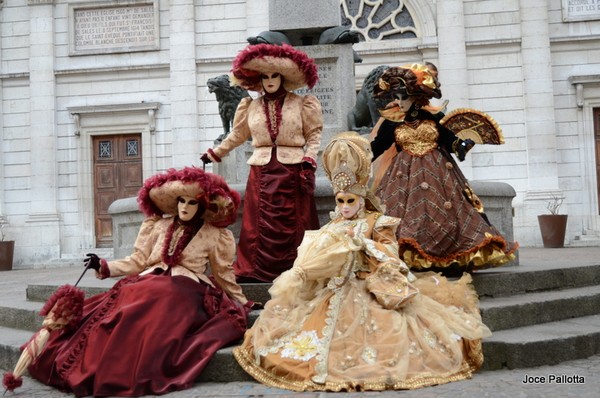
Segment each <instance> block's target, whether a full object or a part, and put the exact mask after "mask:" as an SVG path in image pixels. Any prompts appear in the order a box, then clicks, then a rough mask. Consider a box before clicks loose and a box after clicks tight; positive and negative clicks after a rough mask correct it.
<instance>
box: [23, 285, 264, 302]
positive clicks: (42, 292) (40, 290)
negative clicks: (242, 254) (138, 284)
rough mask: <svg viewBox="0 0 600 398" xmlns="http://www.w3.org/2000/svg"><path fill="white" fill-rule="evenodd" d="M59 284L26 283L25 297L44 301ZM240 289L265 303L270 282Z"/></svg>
mask: <svg viewBox="0 0 600 398" xmlns="http://www.w3.org/2000/svg"><path fill="white" fill-rule="evenodd" d="M107 281H109V282H112V283H111V284H107V283H104V285H103V286H89V285H87V284H86V283H84V282H82V285H80V286H78V287H79V288H80V289H81V290H83V291H84V292H85V297H90V296H93V295H95V294H98V293H102V292H105V291H107V290H108V289H110V287H111V286H112V284H114V282H115V281H114V280H112V281H110V280H105V281H102V282H107ZM60 286H61V285H57V284H54V283H47V284H44V283H34V284H29V285H27V289H26V298H27V300H29V301H36V302H42V303H45V302H46V301H47V300H48V299H49V298H50V296H52V294H53V293H54V292H55V291H56V289H58V288H59V287H60ZM240 286H241V287H242V290H243V291H244V294H245V295H246V297H248V299H249V300H253V301H260V302H261V303H266V302H267V301H268V300H269V298H270V296H269V288H270V287H271V284H270V283H242V284H240Z"/></svg>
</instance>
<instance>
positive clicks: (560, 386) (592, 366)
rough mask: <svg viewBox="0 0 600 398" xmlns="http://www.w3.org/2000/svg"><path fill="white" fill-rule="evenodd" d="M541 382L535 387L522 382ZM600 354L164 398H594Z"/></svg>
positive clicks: (32, 384)
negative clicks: (416, 381) (359, 385)
mask: <svg viewBox="0 0 600 398" xmlns="http://www.w3.org/2000/svg"><path fill="white" fill-rule="evenodd" d="M525 378H529V379H530V381H534V380H535V379H537V381H538V382H537V383H535V382H530V383H524V382H523V380H524V379H525ZM599 391H600V355H596V356H592V357H590V358H587V359H580V360H576V361H570V362H564V363H561V364H559V365H555V366H542V367H539V368H530V369H515V370H497V371H487V372H480V373H477V374H475V376H474V377H473V378H472V379H471V380H464V381H459V382H455V383H449V384H444V385H440V386H434V387H426V388H422V389H419V390H413V391H386V392H364V393H314V392H305V393H294V392H290V391H286V390H279V389H275V388H268V387H265V386H263V385H261V384H258V383H251V382H232V383H198V384H196V385H195V386H194V388H191V389H189V390H185V391H178V392H174V393H170V394H166V395H163V396H162V397H165V398H198V397H211V398H226V397H236V398H237V397H265V398H287V397H302V398H321V397H328V398H330V397H336V398H338V397H339V398H342V397H343V398H346V397H353V398H358V397H402V398H417V397H418V398H440V397H453V398H458V397H465V398H466V397H468V398H474V397H476V398H487V397H489V398H503V397H507V398H522V397H540V398H554V397H557V398H558V397H561V398H562V397H567V398H568V397H573V398H588V397H589V398H592V397H594V398H596V397H599V396H600V393H599ZM5 397H6V398H12V397H14V398H38V397H39V398H42V397H43V398H67V397H73V395H70V394H65V393H61V392H59V391H57V390H54V389H52V388H50V387H48V386H45V385H43V384H40V383H38V382H36V381H33V380H31V379H29V378H25V381H24V383H23V386H22V387H21V388H19V389H17V391H15V392H14V393H6V395H5Z"/></svg>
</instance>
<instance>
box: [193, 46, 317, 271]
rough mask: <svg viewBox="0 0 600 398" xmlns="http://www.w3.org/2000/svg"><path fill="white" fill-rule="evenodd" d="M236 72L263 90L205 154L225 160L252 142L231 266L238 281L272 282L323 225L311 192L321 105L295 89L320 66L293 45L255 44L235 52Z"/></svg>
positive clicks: (311, 81) (237, 78) (238, 79)
mask: <svg viewBox="0 0 600 398" xmlns="http://www.w3.org/2000/svg"><path fill="white" fill-rule="evenodd" d="M232 74H233V77H232V82H234V83H235V84H238V85H239V86H241V87H243V88H245V89H247V90H252V91H257V92H259V93H261V94H262V95H261V96H259V97H258V98H256V99H252V98H250V97H248V98H244V99H242V101H241V102H240V104H239V106H238V108H237V111H236V114H235V117H234V121H233V129H232V131H231V133H230V134H229V135H228V136H227V138H225V139H224V140H223V142H222V143H221V144H220V145H219V146H217V147H215V148H212V149H209V150H208V151H207V152H206V153H204V154H203V155H202V156H201V159H202V161H203V162H204V163H208V162H220V161H221V158H222V157H224V156H225V155H227V154H228V153H229V152H230V151H232V150H233V149H234V148H236V147H238V146H239V145H241V144H243V143H244V142H245V141H246V140H248V139H250V138H251V139H252V146H253V153H252V156H251V157H250V159H249V160H248V164H249V165H250V175H249V176H248V182H247V185H246V193H245V196H244V211H243V219H242V226H241V231H240V239H239V243H238V250H237V258H236V262H235V264H234V268H235V273H236V275H237V276H238V281H245V282H256V281H258V282H271V281H273V279H275V278H276V277H277V276H279V275H280V274H281V273H282V272H283V271H285V270H287V269H289V268H291V266H292V264H293V262H294V259H295V258H296V248H297V247H298V245H299V244H300V242H301V240H302V235H303V233H304V231H305V230H309V229H318V228H319V220H318V217H317V210H316V206H315V199H314V190H315V170H316V168H317V162H316V156H317V153H318V151H319V146H320V142H321V131H322V129H323V115H322V112H321V104H320V103H319V101H318V100H317V98H316V97H314V96H312V95H305V96H301V95H297V94H295V93H293V92H292V90H296V89H299V88H302V87H305V86H306V87H309V88H312V87H313V86H314V85H315V84H316V82H317V80H318V75H317V67H316V65H315V63H314V61H313V60H312V59H311V58H309V57H308V56H307V55H306V54H305V53H303V52H301V51H299V50H296V49H295V48H293V47H291V46H289V45H286V44H283V45H281V46H279V45H273V44H256V45H250V46H248V47H247V48H246V49H245V50H243V51H241V52H240V53H239V54H238V56H237V57H236V58H235V59H234V61H233V70H232Z"/></svg>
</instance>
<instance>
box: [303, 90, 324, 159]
mask: <svg viewBox="0 0 600 398" xmlns="http://www.w3.org/2000/svg"><path fill="white" fill-rule="evenodd" d="M302 130H303V133H304V139H305V140H306V151H305V153H304V156H305V157H308V158H311V159H313V160H314V161H315V163H316V160H317V154H318V152H319V147H320V145H321V132H322V131H323V111H322V110H321V103H320V102H319V100H318V99H317V97H315V96H314V95H305V96H304V97H303V99H302Z"/></svg>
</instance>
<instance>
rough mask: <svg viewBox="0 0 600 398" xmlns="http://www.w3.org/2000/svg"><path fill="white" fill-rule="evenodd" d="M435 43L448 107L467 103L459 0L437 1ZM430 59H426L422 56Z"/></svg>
mask: <svg viewBox="0 0 600 398" xmlns="http://www.w3.org/2000/svg"><path fill="white" fill-rule="evenodd" d="M437 24H438V47H439V50H438V51H439V53H438V54H439V55H438V57H439V65H437V67H438V69H440V82H441V83H442V94H443V97H444V98H445V99H448V100H450V104H449V109H454V108H466V107H468V106H469V85H468V76H467V50H466V45H465V17H464V9H463V2H462V0H444V1H438V3H437ZM425 61H430V60H427V59H426V60H425Z"/></svg>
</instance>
